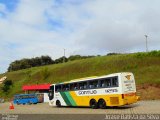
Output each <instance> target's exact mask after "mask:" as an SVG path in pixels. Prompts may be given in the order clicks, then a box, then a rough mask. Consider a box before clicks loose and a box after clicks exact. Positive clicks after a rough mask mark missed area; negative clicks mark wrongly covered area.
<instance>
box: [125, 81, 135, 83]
mask: <svg viewBox="0 0 160 120" xmlns="http://www.w3.org/2000/svg"><path fill="white" fill-rule="evenodd" d="M124 83H134V80H130V81H128V80H127V81H124Z"/></svg>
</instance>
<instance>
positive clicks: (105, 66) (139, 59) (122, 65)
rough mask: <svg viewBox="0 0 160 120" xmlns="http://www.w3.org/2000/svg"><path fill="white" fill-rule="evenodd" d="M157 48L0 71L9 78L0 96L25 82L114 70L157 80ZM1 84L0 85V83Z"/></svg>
mask: <svg viewBox="0 0 160 120" xmlns="http://www.w3.org/2000/svg"><path fill="white" fill-rule="evenodd" d="M159 53H160V51H157V52H155V51H152V52H149V53H135V54H122V55H112V56H97V57H94V58H88V59H82V60H76V61H70V62H67V63H62V64H54V65H48V66H43V67H34V68H30V69H24V70H19V71H14V72H8V73H5V74H1V75H0V77H2V76H7V78H8V79H9V80H12V81H13V84H14V85H13V87H12V88H11V90H10V92H9V93H8V94H5V93H3V92H2V90H0V97H6V98H8V97H11V96H13V95H14V94H16V93H22V92H23V91H22V86H23V85H26V84H40V83H51V84H52V83H58V82H63V81H68V80H71V79H77V78H82V77H88V76H100V75H106V74H110V73H116V72H133V73H134V75H135V79H136V83H137V84H138V85H140V84H145V83H149V84H160V77H159V75H160V54H159ZM0 87H2V85H1V86H0Z"/></svg>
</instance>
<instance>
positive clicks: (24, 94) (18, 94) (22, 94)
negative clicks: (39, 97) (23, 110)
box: [14, 94, 35, 96]
mask: <svg viewBox="0 0 160 120" xmlns="http://www.w3.org/2000/svg"><path fill="white" fill-rule="evenodd" d="M25 95H26V96H27V95H35V94H16V95H14V96H25Z"/></svg>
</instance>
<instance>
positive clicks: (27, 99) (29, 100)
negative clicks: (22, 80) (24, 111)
mask: <svg viewBox="0 0 160 120" xmlns="http://www.w3.org/2000/svg"><path fill="white" fill-rule="evenodd" d="M13 103H14V104H17V105H19V104H23V105H24V104H37V103H38V98H37V95H36V94H17V95H15V96H14V99H13Z"/></svg>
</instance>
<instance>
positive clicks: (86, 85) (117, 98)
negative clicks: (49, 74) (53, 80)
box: [48, 72, 139, 109]
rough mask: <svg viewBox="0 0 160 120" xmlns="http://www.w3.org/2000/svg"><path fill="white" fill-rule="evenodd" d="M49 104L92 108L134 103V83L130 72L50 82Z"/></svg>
mask: <svg viewBox="0 0 160 120" xmlns="http://www.w3.org/2000/svg"><path fill="white" fill-rule="evenodd" d="M48 96H49V105H50V106H57V107H60V106H88V107H91V108H93V109H96V108H102V109H103V108H106V107H107V106H111V107H113V106H123V105H129V104H133V103H136V102H137V101H138V98H139V97H138V96H136V85H135V79H134V75H133V73H131V72H123V73H114V74H110V75H104V76H99V77H98V76H95V77H88V78H80V79H76V80H71V81H68V82H63V83H58V84H52V85H51V86H50V90H49V94H48Z"/></svg>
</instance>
